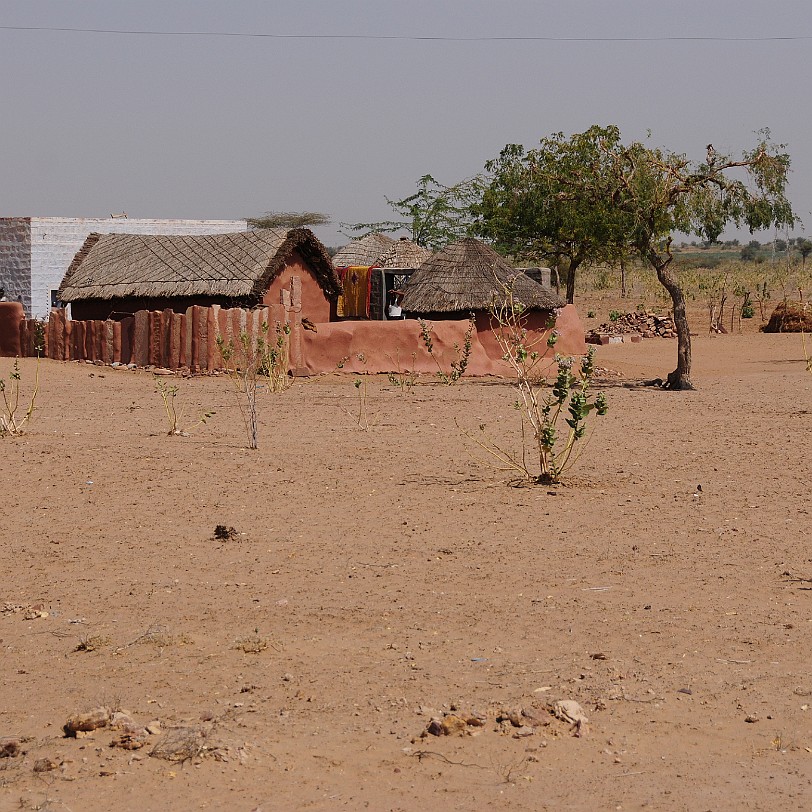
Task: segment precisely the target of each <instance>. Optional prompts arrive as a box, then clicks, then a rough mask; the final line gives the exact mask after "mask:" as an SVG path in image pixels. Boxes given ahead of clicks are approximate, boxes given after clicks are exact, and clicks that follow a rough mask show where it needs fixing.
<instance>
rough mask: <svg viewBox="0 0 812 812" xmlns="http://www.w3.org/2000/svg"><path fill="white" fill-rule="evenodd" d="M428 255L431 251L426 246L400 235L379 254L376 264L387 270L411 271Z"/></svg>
mask: <svg viewBox="0 0 812 812" xmlns="http://www.w3.org/2000/svg"><path fill="white" fill-rule="evenodd" d="M430 256H431V251H429V249H428V248H424V247H423V246H422V245H418V244H417V243H416V242H412V241H411V240H408V239H406V237H401V238H400V239H399V240H397V241H396V242H395V243H394V244H393V245H392V246H391V247H390V248H389V249H388V250H387V251H386V252H385V253H383V254H381V256H380V258H379V259H378V262H377V265H378V267H380V268H384V269H386V270H387V271H399V270H409V271H413V270H414V269H415V268H419V267H420V266H421V265H422V264H423V263H424V262H425V261H426V260H427V259H428V258H429V257H430Z"/></svg>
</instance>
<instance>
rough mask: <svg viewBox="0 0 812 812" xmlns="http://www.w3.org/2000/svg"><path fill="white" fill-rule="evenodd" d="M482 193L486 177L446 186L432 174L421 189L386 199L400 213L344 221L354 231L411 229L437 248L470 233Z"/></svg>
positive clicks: (413, 234) (426, 244) (419, 239)
mask: <svg viewBox="0 0 812 812" xmlns="http://www.w3.org/2000/svg"><path fill="white" fill-rule="evenodd" d="M481 194H482V178H481V177H480V176H479V175H476V176H474V177H472V178H467V179H466V180H462V181H460V182H459V183H455V184H454V185H453V186H445V185H444V184H442V183H440V182H439V181H437V180H435V178H433V177H432V176H431V175H423V177H422V178H420V179H419V180H418V181H417V191H416V192H415V193H414V194H411V195H408V196H407V197H404V198H403V199H402V200H391V199H390V198H388V197H387V198H386V202H387V203H388V204H389V206H390V207H391V208H392V209H393V210H394V211H395V213H396V214H397V215H398V216H399V219H395V220H383V221H381V222H377V223H342V224H341V225H342V226H344V227H345V228H347V229H349V230H350V231H353V232H364V233H369V232H373V231H374V232H379V233H383V234H392V233H394V232H397V231H408V232H409V234H410V235H411V239H412V240H413V241H414V242H416V243H417V244H418V245H422V246H424V247H425V248H430V249H432V250H436V249H438V248H442V247H443V246H445V245H447V244H448V243H450V242H453V241H454V240H458V239H460V238H461V237H466V236H468V234H469V233H470V229H471V224H472V222H473V215H472V212H471V207H472V205H473V204H474V202H475V201H476V200H478V199H479V198H480V196H481Z"/></svg>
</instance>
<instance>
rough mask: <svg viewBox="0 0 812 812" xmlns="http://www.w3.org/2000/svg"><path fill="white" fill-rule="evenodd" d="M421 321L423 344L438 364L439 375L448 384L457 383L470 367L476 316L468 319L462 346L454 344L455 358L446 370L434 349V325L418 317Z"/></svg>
mask: <svg viewBox="0 0 812 812" xmlns="http://www.w3.org/2000/svg"><path fill="white" fill-rule="evenodd" d="M418 321H419V323H420V338H421V339H422V341H423V346H424V347H425V348H426V352H427V353H428V354H429V355H430V356H431V357H432V359H433V360H434V363H435V364H437V377H438V378H439V379H440V380H441V381H442V382H443V383H444V384H446V385H447V386H451V385H452V384H455V383H456V382H457V381H458V380H459V379H460V378H461V377H462V376H463V375H464V374H465V370H466V369H468V361H469V359H470V357H471V346H472V340H471V339H472V336H473V334H474V327H475V324H476V323H475V321H474V316H473V314H471V317H470V318H469V320H468V328H467V330H466V331H465V337H464V338H463V342H462V346H461V347H460V346H459V344H454V358H453V360H452V361H451V364H450V368H449V369H448V370H446V369H445V368H444V367H443V365H442V364H441V363H440V359H439V358H438V357H437V355H436V354H435V351H434V340H433V338H432V330H433V327H432V325H430V324H429V323H428V322H427V321H426V320H425V319H418Z"/></svg>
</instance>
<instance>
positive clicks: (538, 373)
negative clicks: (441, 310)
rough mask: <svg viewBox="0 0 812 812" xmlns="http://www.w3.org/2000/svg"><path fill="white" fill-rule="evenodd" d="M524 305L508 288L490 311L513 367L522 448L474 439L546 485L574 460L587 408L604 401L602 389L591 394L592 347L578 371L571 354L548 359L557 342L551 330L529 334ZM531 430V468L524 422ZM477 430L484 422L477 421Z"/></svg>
mask: <svg viewBox="0 0 812 812" xmlns="http://www.w3.org/2000/svg"><path fill="white" fill-rule="evenodd" d="M523 314H524V308H523V307H522V306H521V305H519V304H518V303H515V302H514V301H513V298H512V296H511V295H510V292H508V297H507V301H506V304H505V305H504V306H502V307H495V308H494V309H493V310H492V311H491V319H492V322H493V329H494V336H495V337H496V339H497V341H498V342H499V346H500V348H501V349H502V351H503V353H504V354H503V356H502V358H503V360H504V361H506V362H507V363H508V364H510V366H511V368H512V369H513V372H514V376H515V377H514V386H515V388H516V391H517V394H518V397H517V399H516V402H515V404H514V405H515V408H516V410H517V411H518V412H519V413H520V414H521V421H522V438H523V444H522V453H521V456H520V457H519V456H517V455H515V454H512V453H511V452H509V451H507V450H506V449H504V448H502V447H501V446H500V445H499V444H497V443H495V442H493V440H491V439H490V438H485V439H484V440H477V442H478V444H479V445H480V447H482V448H484V449H485V450H486V451H488V452H489V453H490V454H491V455H492V456H494V457H496V458H497V459H498V460H499V461H500V462H502V463H503V464H506V465H507V466H508V467H509V468H511V469H513V470H516V471H519V472H520V473H521V475H522V478H523V479H526V480H528V481H531V482H537V483H540V484H545V485H555V484H557V483H559V482H560V481H561V477H562V476H563V474H564V473H565V472H566V471H567V470H568V469H569V468H570V467H571V466H572V465H573V464H574V463H575V461H576V460H577V455H576V454H575V451H576V448H577V446H578V443H580V442H581V441H582V440H583V439H584V438H585V437H586V429H587V420H588V418H589V416H590V414H591V413H593V412H594V413H595V414H596V415H600V416H603V415H605V414H606V413H607V411H608V404H607V401H606V397H605V396H604V395H603V393H598V394H596V395H594V396H593V395H592V391H591V390H592V380H593V377H594V375H595V348H594V347H591V348H590V350H589V352H588V353H587V354H586V355H585V356H584V357H583V358H582V359H581V365H580V374H579V375H578V376H576V375H575V374H573V372H572V366H573V359H572V358H566V357H563V356H561V355H556V356H555V357H554V359H553V360H552V361H551V360H550V359H549V355H548V350H552V349H554V347H555V344H556V340H557V335H556V333H555V332H554V331H553V332H552V333H550V335H549V336H548V338H547V341H546V346H545V347H542V346H541V345H540V339H532V338H531V337H530V334H529V332H528V330H527V329H526V327H525V323H524V315H523ZM545 364H546V365H547V366H546V368H547V369H549V367H550V365H551V364H555V366H556V368H557V374H556V377H555V380H554V382H553V383H552V386H549V385H548V384H547V382H546V379H545V377H544V374H543V373H544V371H545V367H544V365H545ZM527 425H529V427H530V431H531V444H532V447H533V449H534V451H535V456H536V458H537V461H538V472H537V473H536V471H535V470H531V464H530V463H529V462H528V459H527V454H526V431H525V428H526V426H527ZM480 431H481V432H484V431H485V426H484V424H483V425H480Z"/></svg>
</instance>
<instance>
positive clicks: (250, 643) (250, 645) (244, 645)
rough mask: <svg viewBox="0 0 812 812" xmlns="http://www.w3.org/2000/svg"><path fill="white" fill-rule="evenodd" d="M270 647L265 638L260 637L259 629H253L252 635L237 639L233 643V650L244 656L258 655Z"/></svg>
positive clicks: (268, 641)
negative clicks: (240, 652)
mask: <svg viewBox="0 0 812 812" xmlns="http://www.w3.org/2000/svg"><path fill="white" fill-rule="evenodd" d="M270 645H271V641H270V640H269V639H268V638H267V637H261V636H260V634H259V629H254V633H253V634H250V635H248V636H247V637H239V638H237V640H236V641H235V642H234V648H235V649H237V651H242V652H243V653H244V654H259V653H260V652H262V651H265V649H267V648H268V647H269V646H270Z"/></svg>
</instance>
